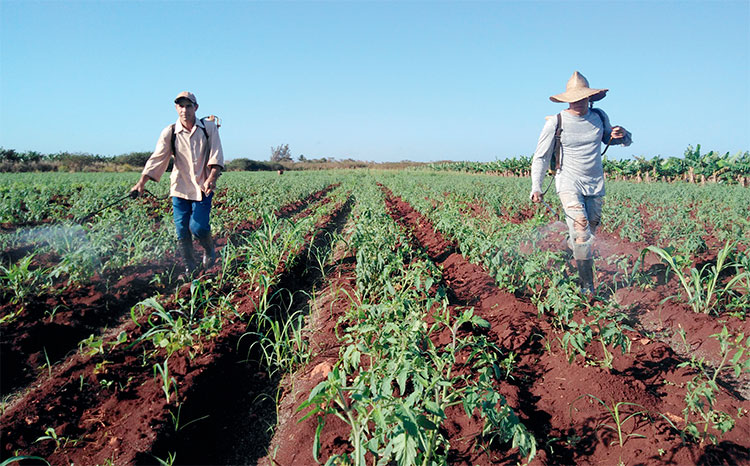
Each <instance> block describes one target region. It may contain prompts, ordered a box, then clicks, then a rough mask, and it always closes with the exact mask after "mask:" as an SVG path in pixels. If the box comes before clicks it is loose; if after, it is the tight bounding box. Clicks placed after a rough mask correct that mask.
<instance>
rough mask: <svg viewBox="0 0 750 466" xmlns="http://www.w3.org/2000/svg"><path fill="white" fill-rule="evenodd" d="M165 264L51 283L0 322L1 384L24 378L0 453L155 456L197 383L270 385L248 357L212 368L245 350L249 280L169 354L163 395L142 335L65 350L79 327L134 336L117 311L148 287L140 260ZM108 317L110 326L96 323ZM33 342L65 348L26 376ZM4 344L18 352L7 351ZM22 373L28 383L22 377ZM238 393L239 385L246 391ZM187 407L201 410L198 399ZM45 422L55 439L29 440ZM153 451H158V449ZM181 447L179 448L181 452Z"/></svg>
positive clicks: (310, 201)
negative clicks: (209, 335) (200, 335)
mask: <svg viewBox="0 0 750 466" xmlns="http://www.w3.org/2000/svg"><path fill="white" fill-rule="evenodd" d="M334 187H335V186H329V187H328V188H326V189H324V190H322V191H319V192H316V193H314V194H311V195H310V196H308V198H306V199H304V200H302V201H297V202H295V203H292V204H289V205H287V206H284V207H283V208H281V209H279V211H278V212H277V215H278V216H279V217H282V218H291V219H294V218H302V217H305V216H308V215H310V214H311V213H312V212H313V211H314V210H315V209H316V208H318V207H319V206H320V205H322V204H324V203H328V202H330V199H329V198H326V197H325V196H326V193H328V192H329V191H330V190H331V189H333V188H334ZM306 208H307V209H306ZM348 208H349V207H347V205H346V204H345V205H339V206H336V207H334V209H333V211H332V212H333V213H332V214H329V216H328V217H327V218H323V219H322V220H321V221H320V222H319V223H318V226H317V228H316V230H315V231H314V232H313V233H317V234H318V235H320V234H323V233H324V232H326V231H329V230H330V229H331V228H332V227H331V225H335V224H336V222H335V220H336V218H338V217H339V216H341V215H344V214H342V212H345V211H346V209H348ZM259 224H260V221H257V222H254V223H253V224H246V225H242V226H241V228H236V229H234V231H238V232H239V233H237V234H245V233H247V232H248V231H252V230H253V229H256V228H257V227H258V226H259ZM313 240H314V238H313V236H312V234H311V235H310V236H309V237H308V242H307V243H306V244H307V246H305V247H304V248H303V250H302V251H298V254H299V255H300V256H303V257H304V256H306V255H307V254H306V250H307V248H308V247H309V244H310V242H311V241H313ZM226 241H227V238H217V239H216V241H215V242H216V245H217V247H219V248H220V247H222V246H223V245H224V244H226ZM172 266H173V263H170V262H168V261H166V260H164V261H162V262H160V263H156V264H142V265H140V266H138V267H137V268H135V269H133V270H131V269H127V270H124V271H121V273H128V272H134V271H136V270H137V271H138V273H130V274H128V275H127V276H126V277H124V278H123V279H121V280H119V281H117V282H116V283H115V285H114V286H112V285H111V284H110V286H109V287H108V289H109V291H106V292H104V291H101V289H102V288H104V287H105V286H104V284H103V283H105V279H104V278H101V282H100V277H95V278H94V280H92V282H91V283H90V284H87V285H84V286H83V287H81V288H78V289H62V290H59V291H58V292H57V293H55V295H54V296H53V297H47V298H45V297H41V298H38V301H39V302H40V304H39V305H34V306H29V307H27V308H25V309H24V310H23V311H22V313H21V315H20V316H19V319H18V320H17V321H15V322H14V323H13V325H12V326H9V328H3V337H2V338H3V340H2V341H3V345H4V346H3V356H4V357H8V358H9V359H8V360H9V361H13V362H14V365H13V366H12V368H13V369H15V372H11V371H10V370H11V367H7V366H6V365H5V360H3V379H4V381H5V380H6V376H7V377H9V379H8V380H12V384H9V385H8V387H22V386H24V383H26V385H25V386H26V388H25V389H23V390H19V391H17V392H16V393H15V394H14V395H13V396H12V398H11V399H10V400H9V401H8V403H7V406H5V407H4V410H3V412H2V414H1V415H0V429H1V432H2V451H0V457H1V458H2V459H6V458H9V457H11V456H13V455H14V454H16V453H17V452H20V453H22V454H24V455H35V456H40V457H43V458H46V459H47V460H48V461H49V462H50V463H51V464H64V465H68V464H82V465H85V464H104V463H105V462H107V461H111V462H112V464H135V463H139V464H155V463H156V459H155V457H154V456H152V455H151V454H150V452H152V451H154V446H155V445H157V446H158V445H159V442H161V443H162V444H170V445H173V444H174V442H173V441H172V440H170V432H174V431H175V430H176V425H175V422H174V416H181V415H182V413H181V406H184V405H189V406H190V408H189V409H186V412H187V414H186V415H185V417H182V418H181V422H182V425H183V426H184V424H185V423H187V422H188V421H189V420H191V418H187V415H189V414H191V413H189V412H188V411H190V409H195V408H194V407H195V406H196V405H197V406H200V405H201V395H205V387H206V386H212V387H216V384H215V383H216V380H217V379H218V380H220V381H221V382H223V384H224V386H225V387H226V386H227V385H228V384H230V383H232V382H236V381H237V380H228V379H226V376H227V374H230V375H231V374H234V375H238V376H241V377H243V379H242V380H245V381H252V382H253V386H254V387H256V388H255V390H257V393H263V391H264V387H265V386H267V385H271V382H270V381H269V380H268V377H267V376H266V375H265V372H263V371H259V368H258V367H257V366H256V367H250V366H243V367H242V369H241V370H240V373H239V374H238V372H237V371H235V372H231V371H230V372H228V373H223V371H222V369H226V368H232V366H236V363H237V361H238V360H240V359H244V357H245V355H244V354H243V355H242V356H243V357H242V358H240V357H239V356H238V352H240V351H242V350H244V351H246V350H247V347H244V348H238V346H237V341H238V339H239V337H240V336H241V335H243V334H244V333H246V332H247V331H248V329H247V323H246V316H248V315H249V314H251V313H253V312H254V309H255V307H254V304H253V303H255V302H257V298H258V293H259V290H258V289H257V286H256V287H253V289H252V290H241V291H240V292H235V295H234V297H233V304H234V306H235V308H236V310H237V313H236V314H237V316H239V317H236V318H230V319H228V321H227V322H225V324H224V325H223V327H222V329H221V333H220V334H219V335H218V336H217V337H215V338H213V339H210V340H208V341H202V342H201V343H200V348H199V350H198V348H195V347H193V348H189V349H186V350H179V351H177V352H175V353H174V354H172V356H171V357H170V358H169V373H170V375H171V376H173V377H174V378H175V380H176V382H177V387H178V390H177V396H173V397H172V398H171V399H170V402H169V403H167V402H166V399H165V395H164V392H163V391H162V387H161V384H160V383H159V382H157V380H156V379H155V378H154V375H153V371H152V368H151V365H152V362H146V363H145V365H144V361H143V359H142V358H143V353H144V349H143V348H141V346H142V345H143V344H141V345H135V346H129V345H125V344H121V345H112V346H113V347H112V348H111V350H109V351H107V352H106V359H105V358H104V357H103V356H102V355H99V354H97V355H93V356H86V355H83V354H81V353H79V352H75V349H76V343H77V341H78V340H80V338H79V337H80V336H81V335H84V336H85V335H87V332H92V331H93V332H102V333H103V335H104V341H105V345H110V344H111V342H113V341H114V340H115V337H116V336H117V335H118V334H120V333H121V332H125V333H126V334H127V335H128V341H135V340H137V338H138V337H139V336H140V335H141V334H142V333H143V332H144V331H145V327H146V326H144V325H143V324H144V322H139V323H138V324H136V323H134V322H133V321H132V320H131V319H129V316H128V315H127V314H128V311H129V309H130V307H131V306H132V305H134V304H135V303H137V302H138V301H139V300H140V299H142V298H144V297H147V296H151V295H153V294H155V291H157V289H156V288H154V287H153V286H152V285H150V284H149V280H150V276H149V273H148V268H149V267H152V268H151V269H150V271H151V274H153V271H154V267H156V268H157V269H158V268H159V267H162V268H167V267H172ZM219 270H220V264H218V263H217V264H216V265H214V266H213V267H212V268H211V269H209V270H206V271H204V278H208V277H211V276H213V275H215V274H217V273H218V272H219ZM297 272H299V270H298V269H293V270H286V269H285V268H284V265H283V263H282V265H280V270H279V273H280V274H281V276H282V279H283V277H288V278H287V281H289V280H291V281H292V282H293V281H294V279H295V277H296V276H297ZM227 291H228V290H227ZM189 293H190V291H189V284H184V285H182V287H181V289H180V296H181V297H185V296H186V295H189ZM48 300H55V302H58V301H59V302H63V303H65V304H66V307H65V309H60V310H58V312H56V313H55V315H54V318H53V319H48V318H47V319H43V318H42V317H41V316H40V315H39V313H40V312H41V311H42V310H43V309H44V307H45V306H46V305H47V304H48V303H46V302H47V301H48ZM32 303H35V302H32ZM163 304H164V306H165V308H167V309H169V308H170V307H173V306H174V303H173V301H169V302H166V303H163ZM29 309H32V310H33V311H34V312H35V313H34V312H31V311H30V310H29ZM108 325H112V326H113V328H112V329H111V330H106V326H108ZM139 325H140V326H139ZM81 329H85V330H81ZM103 329H104V330H103ZM56 333H57V334H62V335H64V338H63V337H60V338H55V339H49V338H47V339H45V340H44V341H43V342H40V340H42V339H43V338H46V336H47V335H48V334H56ZM249 344H251V342H250V341H247V342H246V345H249ZM34 345H36V346H34ZM53 345H56V346H53ZM29 348H30V349H29ZM41 348H46V353H47V357H50V355H51V354H55V355H60V357H63V356H65V355H66V354H69V355H68V356H67V357H64V359H62V360H61V361H60V362H59V363H57V364H54V362H55V359H52V360H51V362H52V364H50V365H49V366H48V367H46V368H44V371H43V372H42V373H41V374H39V375H38V376H37V377H36V378H33V379H32V377H31V376H32V375H33V370H34V368H35V367H38V364H37V363H38V361H39V352H40V351H41ZM51 348H54V349H52V350H51ZM188 351H192V352H193V353H197V356H195V357H189V356H188ZM42 352H43V351H42ZM12 353H17V354H18V356H20V357H15V359H12V356H14V355H13V354H12ZM29 356H31V357H29ZM24 357H26V359H24ZM162 359H163V357H162ZM6 370H7V371H8V372H6ZM30 379H32V383H30V384H29V383H28V381H29V380H30ZM238 380H239V379H238ZM4 387H5V385H4ZM269 391H271V390H269ZM271 392H272V391H271ZM234 393H235V394H236V390H235V392H234ZM245 394H246V395H247V394H248V393H247V391H246V392H245ZM250 394H252V390H250ZM188 401H193V403H188ZM178 405H179V406H178ZM197 410H198V411H201V409H200V408H198V409H197ZM271 412H273V411H272V410H271ZM212 414H213V413H212ZM264 415H265V413H264ZM192 419H194V418H192ZM256 424H257V432H258V433H259V434H263V432H264V430H265V426H262V425H260V424H258V423H257V422H256ZM47 428H53V429H54V430H55V434H56V436H57V442H55V441H54V440H53V439H47V440H43V441H37V439H38V438H39V437H40V436H42V435H44V433H45V430H46V429H47ZM253 448H254V450H255V453H254V454H255V457H256V458H257V457H258V456H260V454H262V453H264V452H265V446H264V443H263V442H261V443H255V442H253ZM203 450H206V449H205V448H204V449H203ZM163 457H164V458H166V455H164V456H163ZM187 457H188V454H186V455H185V457H184V459H187ZM212 462H213V461H212V460H211V459H210V458H207V457H203V458H202V461H201V462H200V463H198V464H209V463H212Z"/></svg>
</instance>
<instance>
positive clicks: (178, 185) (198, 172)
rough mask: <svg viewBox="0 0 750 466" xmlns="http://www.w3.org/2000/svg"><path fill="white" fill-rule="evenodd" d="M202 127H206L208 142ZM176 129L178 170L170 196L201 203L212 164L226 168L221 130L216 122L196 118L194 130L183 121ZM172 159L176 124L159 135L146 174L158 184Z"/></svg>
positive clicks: (172, 177)
mask: <svg viewBox="0 0 750 466" xmlns="http://www.w3.org/2000/svg"><path fill="white" fill-rule="evenodd" d="M201 127H205V128H206V132H207V133H208V141H206V136H205V134H204V133H203V130H202V129H201ZM174 128H175V152H176V154H174V168H172V175H171V176H170V180H171V185H170V190H169V195H170V196H175V197H179V198H182V199H189V200H191V201H201V200H202V199H203V193H202V191H201V186H203V182H204V181H206V178H208V175H209V173H210V172H211V169H210V168H209V167H210V166H211V165H218V166H220V167H221V168H222V169H223V168H224V151H223V150H222V148H221V139H219V129H218V128H217V127H216V124H215V123H213V122H212V121H201V120H199V119H197V118H196V119H195V125H193V129H192V131H188V130H186V129H185V128H184V127H183V126H182V123H180V120H179V119H178V120H177V123H175V125H174ZM171 157H172V125H170V126H167V127H166V128H164V130H162V132H161V135H159V140H158V141H157V142H156V149H155V150H154V153H153V154H151V157H149V159H148V161H147V162H146V166H145V167H144V168H143V172H142V173H143V174H144V175H146V176H148V177H150V178H153V179H154V180H156V181H159V180H160V179H161V176H162V175H163V174H164V172H165V171H166V170H167V166H168V165H169V159H170V158H171Z"/></svg>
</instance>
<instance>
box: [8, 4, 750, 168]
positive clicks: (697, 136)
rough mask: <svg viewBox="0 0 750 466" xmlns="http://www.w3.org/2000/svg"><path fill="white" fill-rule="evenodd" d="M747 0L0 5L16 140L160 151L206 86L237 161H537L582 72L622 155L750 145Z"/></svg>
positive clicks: (98, 150)
mask: <svg viewBox="0 0 750 466" xmlns="http://www.w3.org/2000/svg"><path fill="white" fill-rule="evenodd" d="M749 52H750V1H749V0H742V1H659V2H655V1H642V2H632V1H628V2H615V1H595V2H594V1H592V2H583V1H554V2H542V1H523V2H522V1H491V2H458V1H440V2H431V1H417V2H384V1H369V2H362V1H327V2H313V1H304V2H249V1H215V0H202V1H183V2H170V1H74V0H72V1H34V0H23V1H16V0H0V79H1V80H0V146H2V147H4V148H6V149H16V150H18V151H27V150H35V151H39V152H43V153H56V152H59V151H70V152H87V153H93V154H102V155H118V154H123V153H127V152H132V151H151V150H153V148H154V146H155V143H156V139H157V137H158V135H159V132H160V131H161V129H162V128H164V127H165V126H167V125H169V124H171V123H172V122H174V121H175V120H176V118H177V114H176V113H175V110H174V105H173V103H172V101H173V99H174V97H175V95H176V94H177V93H178V92H180V91H182V90H191V91H193V92H194V93H195V94H196V96H197V99H198V103H199V104H200V108H199V109H198V116H206V115H209V114H217V115H219V116H220V117H221V118H222V120H223V125H222V127H221V130H220V133H221V138H222V142H223V146H224V153H225V157H226V158H227V159H232V158H237V157H248V158H252V159H256V160H267V159H268V158H269V156H270V148H271V146H277V145H279V144H289V146H290V149H291V151H292V154H293V155H294V156H295V157H297V156H298V155H300V154H304V155H305V156H306V157H308V158H319V157H335V158H337V159H342V158H349V157H351V158H354V159H359V160H372V161H380V162H384V161H399V160H415V161H435V160H445V159H450V160H476V161H490V160H495V159H498V158H500V159H502V158H505V157H513V156H518V155H531V154H532V153H533V151H534V149H535V147H536V142H537V138H538V136H539V132H540V131H541V128H542V126H543V124H544V117H545V115H552V114H554V113H556V112H558V111H560V110H562V109H563V108H564V105H563V104H555V103H552V102H550V101H549V96H550V95H553V94H557V93H560V92H562V91H564V89H565V83H566V82H567V80H568V78H569V77H570V76H571V74H572V73H573V71H575V70H579V71H580V72H581V73H583V74H584V75H585V76H586V77H587V78H588V80H589V82H590V84H591V86H592V87H598V88H609V89H610V92H609V94H608V95H607V97H606V98H605V99H604V100H603V101H601V102H600V103H599V105H598V106H600V107H601V108H603V109H604V110H605V111H607V113H608V114H609V115H610V118H611V119H612V121H613V123H615V124H621V125H622V126H624V127H625V128H627V129H628V130H630V131H631V132H632V133H633V140H634V143H633V145H632V146H630V147H627V148H623V147H613V148H611V149H610V150H609V152H608V155H610V156H612V157H614V158H627V157H631V156H634V155H636V156H640V155H643V156H646V157H648V158H651V157H653V156H655V155H661V156H663V157H668V156H681V155H682V154H683V152H684V151H685V148H686V147H687V146H688V145H696V144H701V147H702V148H703V150H704V151H707V150H717V151H719V152H722V153H723V152H730V153H731V154H735V153H737V152H738V151H746V150H750V90H749V88H750V66H749V58H748V56H749V55H750V53H749Z"/></svg>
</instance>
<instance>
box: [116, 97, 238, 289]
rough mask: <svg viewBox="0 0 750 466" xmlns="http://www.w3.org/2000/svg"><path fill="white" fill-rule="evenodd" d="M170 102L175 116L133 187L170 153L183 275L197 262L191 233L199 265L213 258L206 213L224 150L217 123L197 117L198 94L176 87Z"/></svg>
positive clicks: (139, 187) (139, 188)
mask: <svg viewBox="0 0 750 466" xmlns="http://www.w3.org/2000/svg"><path fill="white" fill-rule="evenodd" d="M174 104H175V105H174V107H175V110H177V114H178V115H179V118H178V119H177V122H176V123H174V124H172V125H169V126H167V127H166V128H164V130H162V132H161V135H160V136H159V140H158V141H157V143H156V150H154V153H153V154H151V157H150V158H149V159H148V161H147V162H146V166H145V167H144V168H143V172H142V174H141V178H140V179H139V180H138V182H137V183H136V184H135V186H133V188H132V189H131V191H135V192H138V194H143V191H144V186H145V185H146V182H147V181H148V180H153V181H157V182H158V181H159V179H160V178H161V176H162V175H163V174H164V172H165V171H166V169H167V166H168V165H169V161H170V159H171V158H172V157H174V168H173V169H172V176H171V177H170V180H171V186H170V196H172V210H173V213H174V223H175V227H176V229H177V240H178V241H179V244H180V252H181V253H182V257H183V259H184V261H185V275H186V277H185V278H189V277H190V276H191V275H192V274H193V272H194V271H195V270H196V269H197V268H198V265H197V263H196V261H195V258H194V253H193V238H192V236H191V233H192V235H194V236H195V237H196V238H197V239H198V241H199V242H200V243H201V246H203V249H204V254H203V267H204V268H208V267H210V266H211V265H213V263H214V260H215V259H216V249H215V248H214V243H213V238H212V237H211V225H210V221H209V215H210V213H211V200H212V199H213V195H214V190H215V189H216V180H217V179H218V178H219V175H220V174H221V170H222V169H223V168H224V152H223V150H222V148H221V140H220V139H219V130H218V127H217V125H216V123H214V121H212V119H211V118H206V119H197V118H196V117H195V112H196V110H198V100H197V99H196V98H195V95H194V94H193V93H192V92H187V91H184V92H180V93H179V94H178V95H177V97H175V99H174Z"/></svg>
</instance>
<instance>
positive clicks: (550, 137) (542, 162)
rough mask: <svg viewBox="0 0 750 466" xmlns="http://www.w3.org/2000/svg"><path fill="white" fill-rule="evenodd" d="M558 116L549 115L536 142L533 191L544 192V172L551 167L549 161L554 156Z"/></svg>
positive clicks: (532, 162)
mask: <svg viewBox="0 0 750 466" xmlns="http://www.w3.org/2000/svg"><path fill="white" fill-rule="evenodd" d="M556 127H557V118H556V117H554V116H552V117H547V121H546V122H545V123H544V128H542V133H541V134H540V135H539V141H538V142H537V144H536V151H534V156H533V157H532V159H531V192H532V193H534V192H542V180H543V179H544V173H545V172H546V171H547V170H548V169H549V163H550V160H551V158H552V151H553V150H554V147H555V130H556V129H557V128H556Z"/></svg>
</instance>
